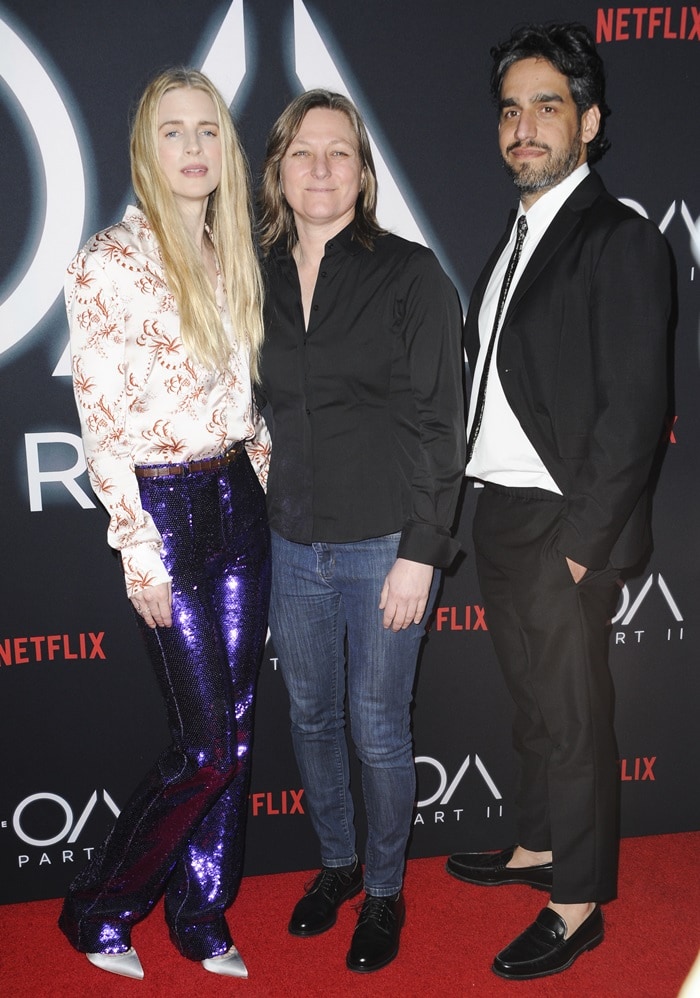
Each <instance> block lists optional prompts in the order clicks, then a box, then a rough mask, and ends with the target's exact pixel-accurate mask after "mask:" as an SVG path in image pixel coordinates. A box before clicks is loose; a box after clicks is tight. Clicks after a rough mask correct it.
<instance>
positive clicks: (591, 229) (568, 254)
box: [447, 24, 671, 979]
mask: <svg viewBox="0 0 700 998" xmlns="http://www.w3.org/2000/svg"><path fill="white" fill-rule="evenodd" d="M492 56H493V59H494V67H493V73H492V81H491V82H492V92H493V95H494V98H495V99H496V101H497V103H498V108H499V126H498V127H499V144H500V150H501V154H502V157H503V160H504V163H505V166H506V169H507V171H508V173H509V174H510V176H511V177H512V179H513V181H514V183H515V186H516V188H517V190H518V192H519V194H520V207H519V211H518V212H516V213H513V215H512V216H511V219H510V221H509V224H508V229H507V231H506V233H505V235H504V236H503V238H502V240H501V242H500V243H499V245H498V246H497V247H496V249H495V251H494V253H493V255H492V257H491V259H490V260H489V262H488V264H487V266H486V268H485V270H484V272H483V274H482V275H481V277H480V278H479V281H478V282H477V285H476V287H475V288H474V292H473V295H472V299H471V304H470V308H469V314H468V317H467V323H466V329H465V337H466V348H467V353H468V357H469V363H470V366H471V370H472V372H473V383H474V390H473V393H472V399H471V404H470V411H469V424H468V435H469V446H468V454H469V457H468V465H467V474H468V475H470V476H472V477H474V478H476V479H479V480H480V481H481V482H483V484H484V489H483V492H481V493H480V496H479V502H478V507H477V512H476V517H475V521H474V543H475V550H476V563H477V569H478V573H479V581H480V584H481V587H482V592H483V599H484V605H485V608H486V620H487V623H488V627H489V630H490V632H491V636H492V639H493V642H494V646H495V649H496V653H497V655H498V659H499V662H500V664H501V667H502V669H503V673H504V676H505V679H506V682H507V684H508V688H509V690H510V693H511V695H512V697H513V699H514V701H515V705H516V714H515V720H514V727H513V737H514V746H515V749H516V753H517V756H518V760H519V763H520V782H519V790H518V795H517V833H518V845H516V846H514V847H512V848H510V849H506V850H503V851H502V852H499V853H461V854H457V855H455V856H451V857H450V859H449V860H448V864H447V869H448V871H449V872H450V873H452V874H453V875H454V876H456V877H459V878H460V879H462V880H466V881H468V882H470V883H476V884H484V885H497V884H513V883H515V884H521V883H524V884H530V885H531V886H534V887H538V888H541V889H545V890H549V891H550V901H549V904H548V905H547V907H546V908H544V909H543V910H542V911H541V912H540V914H539V916H538V917H537V920H536V921H535V922H534V923H533V924H532V925H531V926H530V927H529V928H527V929H526V930H525V931H524V932H523V933H522V934H521V935H520V936H518V937H517V939H515V940H514V941H513V942H512V943H511V944H510V945H509V946H507V947H506V948H505V949H504V950H503V951H502V952H500V953H499V954H498V955H497V956H496V958H495V960H494V964H493V970H494V971H495V972H496V973H497V974H499V975H500V976H502V977H507V978H514V979H520V978H530V977H541V976H545V975H547V974H553V973H557V972H558V971H561V970H564V969H565V968H566V967H569V966H570V965H571V964H572V963H573V961H574V960H575V959H576V957H578V956H579V955H580V954H581V953H582V952H584V950H587V949H592V948H593V947H594V946H596V945H597V944H598V943H599V942H601V941H602V939H603V920H602V914H601V911H600V907H599V905H600V903H601V902H604V901H608V900H610V899H611V898H612V897H614V896H615V893H616V875H617V851H618V773H617V762H616V759H617V750H616V743H615V735H614V731H613V686H612V680H611V676H610V671H609V668H608V662H607V654H608V649H607V645H608V634H609V627H610V619H611V617H612V616H613V614H614V608H615V604H616V601H617V596H618V594H619V586H618V579H619V575H620V571H621V570H622V569H624V568H629V567H631V566H634V565H636V564H638V563H639V562H640V561H641V560H642V559H643V558H644V557H645V556H646V555H647V554H648V551H649V547H650V535H649V524H648V482H649V475H650V471H651V468H652V463H653V459H654V456H655V454H656V452H657V449H658V446H659V441H660V438H661V435H662V428H663V422H664V416H665V412H666V404H667V401H666V356H667V330H668V322H669V314H670V310H671V277H670V262H669V254H668V250H667V247H666V243H665V241H664V240H663V238H662V237H661V235H660V233H659V231H658V229H657V228H656V227H655V226H654V225H653V224H651V223H650V222H648V221H647V220H645V219H643V218H642V217H641V216H640V215H638V214H637V213H636V212H634V211H632V210H631V209H630V208H627V207H625V206H624V205H622V204H621V203H620V202H618V201H617V200H615V198H613V197H611V196H610V195H609V194H608V193H607V191H606V190H605V188H604V186H603V184H602V182H601V180H600V178H599V177H598V175H597V174H596V173H594V172H593V171H591V169H590V167H589V164H590V163H591V162H594V161H595V160H596V159H598V158H599V157H600V156H601V155H602V154H603V152H604V151H605V150H606V148H607V145H608V143H607V142H606V140H605V138H604V128H605V119H606V117H607V115H608V114H609V109H608V107H607V105H606V103H605V76H604V70H603V65H602V61H601V59H600V57H599V55H598V54H597V52H596V50H595V45H594V42H593V39H592V37H591V35H590V34H589V32H588V31H587V29H586V28H584V27H583V26H581V25H576V24H559V25H548V26H546V27H545V26H538V25H532V26H528V27H525V28H523V29H520V30H519V31H517V32H516V33H514V34H513V36H512V37H511V38H510V39H509V40H508V41H507V42H505V43H504V44H503V45H501V46H499V47H497V48H495V49H493V50H492ZM516 218H517V219H518V221H517V222H516ZM522 219H524V221H522Z"/></svg>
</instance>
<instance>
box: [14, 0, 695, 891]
mask: <svg viewBox="0 0 700 998" xmlns="http://www.w3.org/2000/svg"><path fill="white" fill-rule="evenodd" d="M524 18H527V19H528V20H552V19H562V18H563V19H577V20H581V21H583V22H584V23H586V24H587V25H588V26H589V27H590V28H591V29H592V30H593V31H594V32H595V34H596V36H597V39H598V41H599V43H600V46H601V50H602V54H603V56H604V58H605V60H606V64H607V67H608V76H609V99H610V104H611V105H612V107H613V112H614V113H613V117H612V118H611V120H610V124H609V132H610V137H611V138H612V142H613V148H612V150H611V152H610V153H609V154H608V156H606V158H605V159H604V160H603V162H602V164H601V172H602V174H603V177H604V179H605V181H606V183H607V185H608V187H609V189H610V190H611V191H612V192H613V193H614V194H615V195H617V196H618V197H620V198H622V199H624V200H626V201H628V202H630V203H632V204H634V206H635V207H636V208H637V209H638V210H639V211H640V212H642V213H643V214H645V215H647V216H648V217H649V218H651V219H652V220H653V221H654V222H655V223H657V224H658V226H659V228H660V229H661V231H662V232H663V233H664V234H665V235H666V237H667V239H668V240H669V242H670V244H671V247H672V250H673V254H674V257H675V260H676V265H677V278H678V322H677V334H676V341H675V358H674V359H675V372H676V381H675V384H676V387H675V401H674V413H675V414H676V415H675V419H674V420H673V421H672V422H670V423H669V427H668V433H669V445H668V450H667V454H666V459H665V463H664V466H663V469H662V471H661V475H660V478H659V482H658V487H657V489H656V499H655V512H654V524H655V537H656V549H655V553H654V555H653V557H652V559H651V561H650V562H649V564H648V565H647V566H646V568H645V569H644V571H643V573H642V574H641V575H640V576H639V577H637V578H633V579H630V580H629V581H628V583H627V585H626V587H625V588H624V589H623V590H622V592H621V597H620V604H619V608H618V611H617V614H616V617H615V620H614V622H613V628H612V632H613V633H612V645H613V648H612V670H613V673H614V678H615V683H616V687H617V733H618V740H619V750H620V781H621V796H622V828H623V833H624V834H625V835H639V834H649V833H657V832H671V831H681V830H688V829H697V828H699V827H700V795H699V794H698V792H697V788H698V774H699V769H700V767H699V765H698V762H699V751H700V750H699V748H698V745H699V740H698V735H697V732H698V700H699V698H698V692H699V690H698V687H699V681H698V674H699V672H700V668H699V664H698V663H700V638H699V635H698V627H699V614H700V611H699V610H698V607H699V606H700V574H699V570H698V566H699V565H700V557H699V554H700V536H699V533H700V530H699V527H700V515H699V514H698V503H697V497H698V493H699V492H700V447H699V441H700V402H699V401H698V399H699V391H698V388H699V386H700V377H699V375H700V371H699V339H700V329H699V320H700V293H699V292H700V219H699V216H700V188H699V186H698V162H699V161H700V131H699V130H698V118H697V108H698V107H699V106H700V44H699V43H700V7H695V6H687V5H683V4H679V3H673V4H670V5H667V6H660V7H621V6H615V7H596V6H594V4H592V3H589V2H584V0H581V2H573V0H571V2H567V3H561V2H554V0H551V2H539V0H530V2H528V3H523V2H522V0H508V2H505V0H491V2H489V3H480V2H473V3H465V2H464V0H431V2H428V0H353V2H352V3H351V4H348V3H338V2H336V0H303V2H302V0H199V2H198V3H196V4H192V3H186V2H185V0H151V2H149V3H143V2H142V0H120V2H119V3H111V2H108V0H71V2H70V3H55V2H50V0H0V135H2V141H1V142H0V162H1V163H2V169H1V170H0V177H1V178H2V182H1V183H0V204H1V205H2V212H1V213H0V218H1V219H2V230H1V231H2V238H1V239H0V426H1V427H2V432H0V468H1V469H2V471H1V472H0V496H1V500H0V510H1V514H2V517H1V520H0V573H1V578H2V597H1V600H0V746H1V752H0V765H1V767H2V775H1V778H0V902H13V901H20V900H29V899H35V898H45V897H55V896H58V895H60V894H62V893H63V891H64V889H65V887H66V885H67V883H68V881H69V879H70V878H72V876H73V875H74V874H75V872H76V871H77V870H78V869H79V867H80V865H81V864H82V863H83V862H84V861H85V859H86V857H87V856H89V854H90V852H91V850H92V849H93V848H94V847H95V846H96V845H97V844H98V843H99V842H100V840H101V839H102V837H103V836H104V834H105V832H106V830H107V829H108V827H109V825H110V823H111V822H112V820H113V818H114V815H115V814H117V813H118V810H119V808H120V806H122V805H123V803H124V801H125V800H126V798H127V796H128V794H129V792H130V790H131V789H132V788H133V787H134V785H135V784H136V782H137V780H138V779H139V777H140V776H141V774H142V773H143V772H144V771H145V770H146V769H147V767H148V766H149V764H150V763H151V761H152V759H153V758H154V756H155V755H156V754H157V752H158V751H159V750H160V749H161V747H162V746H163V745H164V743H165V742H166V740H167V732H166V728H165V723H164V717H163V711H162V707H161V703H160V699H159V695H158V693H157V690H156V687H155V682H154V680H153V678H152V676H151V674H150V671H149V666H148V663H147V660H146V657H145V655H144V652H143V650H142V647H141V645H140V639H139V637H138V634H137V630H136V626H135V624H134V622H133V620H132V617H131V612H130V609H129V606H128V604H127V600H126V598H125V595H124V590H123V583H122V579H121V573H120V570H119V567H118V565H117V563H116V559H115V558H114V556H113V555H112V554H111V553H110V551H109V549H108V547H107V544H106V539H105V532H106V517H105V515H104V513H103V511H102V510H101V509H99V508H97V506H96V501H95V499H94V497H93V496H92V494H91V492H90V488H89V485H88V482H87V476H86V475H85V473H84V472H85V463H84V457H83V453H82V449H81V444H80V439H79V430H78V422H77V418H76V414H75V411H74V406H73V398H72V390H71V384H70V378H69V364H68V354H67V343H68V335H67V327H66V319H65V313H64V309H63V300H62V282H63V273H64V269H65V265H66V263H67V261H68V260H69V259H70V258H71V256H72V255H73V253H74V252H75V251H76V249H77V248H78V247H79V246H80V245H81V244H82V242H83V241H84V240H85V238H87V236H88V235H90V234H91V233H92V232H94V231H96V230H97V229H99V228H102V227H104V226H105V225H107V224H109V223H110V222H112V221H114V220H116V219H117V218H120V217H121V215H122V211H123V208H124V206H125V204H126V203H128V202H129V201H130V200H131V198H132V196H131V193H130V189H129V167H128V154H127V144H128V117H129V111H130V108H131V105H132V103H133V100H134V98H135V97H136V96H137V95H138V94H139V93H140V91H141V89H142V87H143V85H144V83H145V82H146V80H147V79H148V78H149V77H150V76H151V75H152V74H153V73H154V72H155V71H156V70H158V69H160V68H162V67H164V66H166V65H170V64H173V63H180V64H189V65H194V66H197V67H201V68H203V69H204V71H205V72H206V73H208V74H209V75H210V76H211V77H212V78H213V79H214V81H215V82H216V83H217V85H218V86H219V88H220V89H221V90H222V92H223V93H224V94H225V95H226V97H227V99H228V100H229V101H230V102H231V107H232V110H233V113H234V116H235V119H236V122H237V124H238V127H239V129H240V131H241V134H242V137H243V140H244V143H245V146H246V148H247V150H248V154H249V157H250V160H251V164H252V169H253V173H254V174H256V173H257V172H258V171H259V168H260V163H261V159H262V154H263V148H264V140H265V136H266V134H267V131H268V129H269V127H270V125H271V124H272V122H273V121H274V119H275V118H276V117H277V115H278V114H279V112H280V111H281V110H282V108H283V107H284V106H285V104H286V103H287V102H288V101H289V100H290V99H291V98H292V97H293V96H294V95H295V94H297V93H298V92H299V91H300V90H302V89H306V88H308V87H312V86H319V85H321V86H328V87H330V88H332V89H338V90H342V91H345V92H347V93H349V94H350V96H351V97H352V98H353V99H354V100H355V102H356V103H357V104H358V106H359V107H360V108H361V110H362V112H363V113H364V115H365V117H366V120H367V122H368V125H369V127H370V131H371V135H372V139H373V142H374V144H375V149H376V154H377V161H378V166H379V172H380V188H381V202H380V220H381V221H382V222H383V224H384V225H385V226H387V227H389V228H392V229H394V230H395V231H397V232H399V233H401V234H403V235H406V236H408V237H409V238H413V239H416V240H419V241H424V242H426V243H428V244H429V245H430V246H432V247H433V248H434V249H435V251H436V252H437V254H438V256H439V258H440V259H441V261H442V263H443V266H444V267H445V269H446V270H447V272H448V273H449V274H450V275H451V277H452V279H453V280H454V282H455V284H456V285H457V287H458V289H459V291H460V295H461V297H462V301H463V304H464V306H465V308H466V305H467V303H468V300H469V292H470V289H471V287H472V284H473V282H474V280H475V278H476V276H477V274H478V273H479V270H480V269H481V266H482V264H483V262H484V260H485V258H486V255H487V253H488V252H489V251H490V250H491V248H492V245H493V244H494V242H495V239H496V237H497V235H498V234H500V231H501V229H502V227H503V225H504V223H505V218H506V212H507V210H508V209H509V207H510V206H511V204H512V203H513V200H514V199H513V193H512V189H511V187H510V184H509V182H508V180H507V179H506V177H505V174H504V173H503V171H502V170H501V168H500V165H499V156H498V152H497V146H496V128H495V116H494V112H493V109H492V108H491V106H490V104H489V98H488V73H489V66H490V60H489V54H488V53H489V48H490V46H491V45H492V44H494V43H495V42H497V41H499V40H501V39H502V38H503V37H504V36H506V35H507V34H508V33H509V31H510V29H511V27H512V26H513V25H514V24H516V23H518V22H521V21H522V20H523V19H524ZM610 334H611V335H615V331H614V330H611V331H610ZM474 498H475V490H474V488H473V487H472V486H469V487H467V488H466V489H465V497H464V504H463V509H462V516H461V521H460V526H459V531H460V534H461V536H462V537H463V539H464V542H465V548H466V550H467V556H466V558H465V559H463V561H462V562H461V564H460V565H459V566H458V567H457V568H456V570H455V571H454V572H453V573H452V574H451V575H450V576H449V577H448V578H447V579H446V580H445V583H444V586H443V589H442V593H441V596H440V599H439V606H438V607H437V610H436V612H435V614H434V618H433V620H432V623H431V626H430V631H429V634H428V637H427V640H426V645H425V650H424V653H423V657H422V664H421V668H420V673H419V679H418V683H417V687H416V697H415V755H416V764H417V772H418V785H419V792H418V798H419V799H418V801H417V804H416V811H415V820H414V829H413V836H412V842H411V853H410V854H411V855H412V856H426V855H435V854H444V853H447V852H449V851H451V850H454V849H481V848H484V849H486V848H496V847H498V846H502V845H506V844H508V842H509V841H510V840H511V838H512V834H513V786H514V780H513V777H514V774H513V762H512V756H511V750H510V716H511V710H510V702H509V699H508V695H507V693H506V690H505V687H504V685H503V682H502V680H501V678H500V675H499V672H498V669H497V666H496V663H495V660H494V656H493V653H492V650H491V646H490V640H489V635H488V631H487V621H486V620H485V619H484V613H483V609H482V607H481V605H480V597H479V591H478V587H477V584H476V579H475V575H474V570H473V564H472V559H471V558H470V556H469V547H470V543H469V532H470V520H471V515H472V511H473V505H474ZM317 861H318V860H317V854H316V848H315V844H314V839H313V836H312V834H311V829H310V825H309V822H308V818H307V816H306V814H305V804H304V791H303V788H302V787H301V785H300V782H299V776H298V773H297V770H296V767H295V763H294V759H293V754H292V749H291V743H290V739H289V735H288V724H287V702H286V694H285V692H284V687H283V683H282V679H281V676H280V673H279V671H278V669H277V661H276V658H275V653H274V649H273V648H272V647H271V646H268V649H267V653H266V655H265V658H264V661H263V663H262V669H261V675H260V692H259V699H258V711H257V721H256V733H255V758H254V767H253V780H252V786H251V792H250V821H249V835H248V847H247V865H246V869H247V872H248V873H263V872H268V871H269V872H276V871H281V870H291V869H302V868H310V867H313V866H315V865H316V863H317Z"/></svg>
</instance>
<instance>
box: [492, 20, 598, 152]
mask: <svg viewBox="0 0 700 998" xmlns="http://www.w3.org/2000/svg"><path fill="white" fill-rule="evenodd" d="M491 58H492V59H493V69H492V70H491V96H492V97H493V99H494V101H495V102H496V104H497V105H498V103H499V100H500V94H501V87H502V85H503V78H504V76H505V75H506V73H507V71H508V70H509V69H510V67H511V66H512V65H513V63H515V62H520V60H521V59H546V60H547V62H549V63H551V64H552V66H554V68H555V69H556V70H557V71H558V72H559V73H561V74H562V76H565V77H566V78H567V79H568V81H569V90H570V91H571V96H572V97H573V99H574V103H575V104H576V107H577V109H578V115H579V119H580V118H581V115H582V114H583V112H584V111H587V110H588V108H589V107H592V106H593V105H594V104H597V105H598V108H599V110H600V127H599V128H598V134H597V135H596V137H595V138H594V139H592V140H591V142H589V143H588V161H589V163H595V162H596V161H597V160H599V159H600V158H601V156H602V155H603V154H604V153H605V152H607V150H608V149H609V148H610V143H609V141H608V140H607V139H606V138H605V120H606V118H607V117H608V115H609V114H610V108H609V107H608V105H607V104H606V102H605V67H604V66H603V60H602V59H601V57H600V56H599V55H598V52H597V50H596V47H595V42H594V40H593V36H592V35H591V33H590V31H589V30H588V28H586V27H585V25H583V24H577V23H567V24H527V25H525V26H524V27H522V28H516V29H515V30H514V31H513V33H512V35H511V36H510V38H509V39H508V41H506V42H503V43H502V44H500V45H496V46H494V47H493V48H492V49H491Z"/></svg>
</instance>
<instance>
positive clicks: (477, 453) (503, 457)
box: [467, 163, 590, 495]
mask: <svg viewBox="0 0 700 998" xmlns="http://www.w3.org/2000/svg"><path fill="white" fill-rule="evenodd" d="M589 172H590V171H589V168H588V164H587V163H584V164H582V165H581V166H579V167H578V168H577V169H576V170H574V172H573V173H571V174H569V176H568V177H567V178H566V179H565V180H562V182H561V183H559V184H557V186H556V187H553V188H552V189H551V190H550V191H547V192H546V193H545V194H543V195H542V196H541V197H540V198H538V199H537V201H535V203H534V204H533V205H532V206H531V207H530V208H529V209H528V210H527V212H525V210H524V208H523V206H522V204H521V205H520V209H519V211H518V216H517V217H518V218H519V217H520V215H522V214H523V213H525V216H526V218H527V235H526V236H525V241H524V243H523V248H522V252H521V254H520V259H519V261H518V265H517V267H516V270H515V274H514V275H513V280H512V282H511V285H510V288H509V291H508V295H507V297H506V300H505V303H504V306H503V311H502V313H501V314H502V316H505V314H506V312H507V310H508V305H509V303H510V299H511V298H512V296H513V292H514V290H515V288H516V286H517V284H518V281H519V280H520V277H521V276H522V274H523V271H524V270H525V267H526V266H527V264H528V262H529V260H530V258H531V257H532V254H533V253H534V251H535V249H536V247H537V245H538V243H539V241H540V239H541V238H542V236H543V235H544V233H545V232H546V231H547V228H548V227H549V225H550V224H551V222H552V221H553V219H554V217H555V215H556V214H557V212H558V211H559V209H560V208H561V207H562V205H563V204H564V202H565V201H566V200H567V198H568V197H569V196H570V195H571V194H572V193H573V191H574V190H575V188H576V187H578V185H579V184H580V183H581V181H582V180H583V179H584V178H585V177H586V176H588V173H589ZM517 228H518V226H517V218H516V222H515V224H514V225H513V229H512V231H511V234H510V239H509V240H508V243H507V245H506V246H505V248H504V250H503V252H502V253H501V256H500V257H499V258H498V262H497V263H496V266H495V267H494V270H493V273H492V274H491V278H490V280H489V283H488V285H487V287H486V292H485V294H484V298H483V301H482V303H481V310H480V312H479V340H480V344H481V346H480V350H479V356H478V358H477V362H476V370H475V371H474V372H473V383H472V393H471V398H470V400H469V417H468V423H467V426H468V432H467V438H468V437H469V432H471V425H472V422H473V420H474V410H475V408H476V396H477V393H478V387H479V384H480V383H481V377H482V373H483V366H484V359H485V356H486V348H487V346H488V341H489V337H490V336H491V331H492V329H493V322H494V319H495V316H496V307H497V305H498V298H499V295H500V291H501V285H502V284H503V278H504V276H505V272H506V269H507V267H508V261H509V260H510V257H511V254H512V252H513V248H514V246H515V239H516V235H517ZM546 321H547V320H546V316H543V322H546ZM502 325H503V319H501V327H502ZM501 327H499V329H498V332H497V334H496V341H495V343H494V348H493V353H492V355H491V364H490V367H489V378H488V383H487V388H486V399H485V405H484V414H483V418H482V422H481V429H480V431H479V435H478V436H477V438H476V442H475V444H474V451H473V453H472V457H471V460H470V461H469V464H468V465H467V474H468V475H469V476H470V477H473V478H478V479H480V480H481V481H484V482H494V483H496V484H498V485H506V486H510V487H516V488H540V489H545V490H546V491H548V492H555V493H557V494H558V495H561V490H560V489H559V487H558V486H557V484H556V482H555V481H554V479H553V478H552V476H551V475H550V474H549V472H548V471H547V469H546V468H545V466H544V464H543V463H542V461H541V459H540V457H539V455H538V453H537V451H536V450H535V448H534V447H533V445H532V443H531V442H530V439H529V438H528V436H527V435H526V433H525V431H524V430H523V428H522V426H521V425H520V423H519V422H518V419H517V417H516V415H515V413H514V412H513V410H512V409H511V407H510V405H509V404H508V400H507V399H506V396H505V393H504V391H503V386H502V384H501V379H500V378H499V376H498V366H497V364H496V356H497V353H498V340H499V337H500V335H501Z"/></svg>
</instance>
